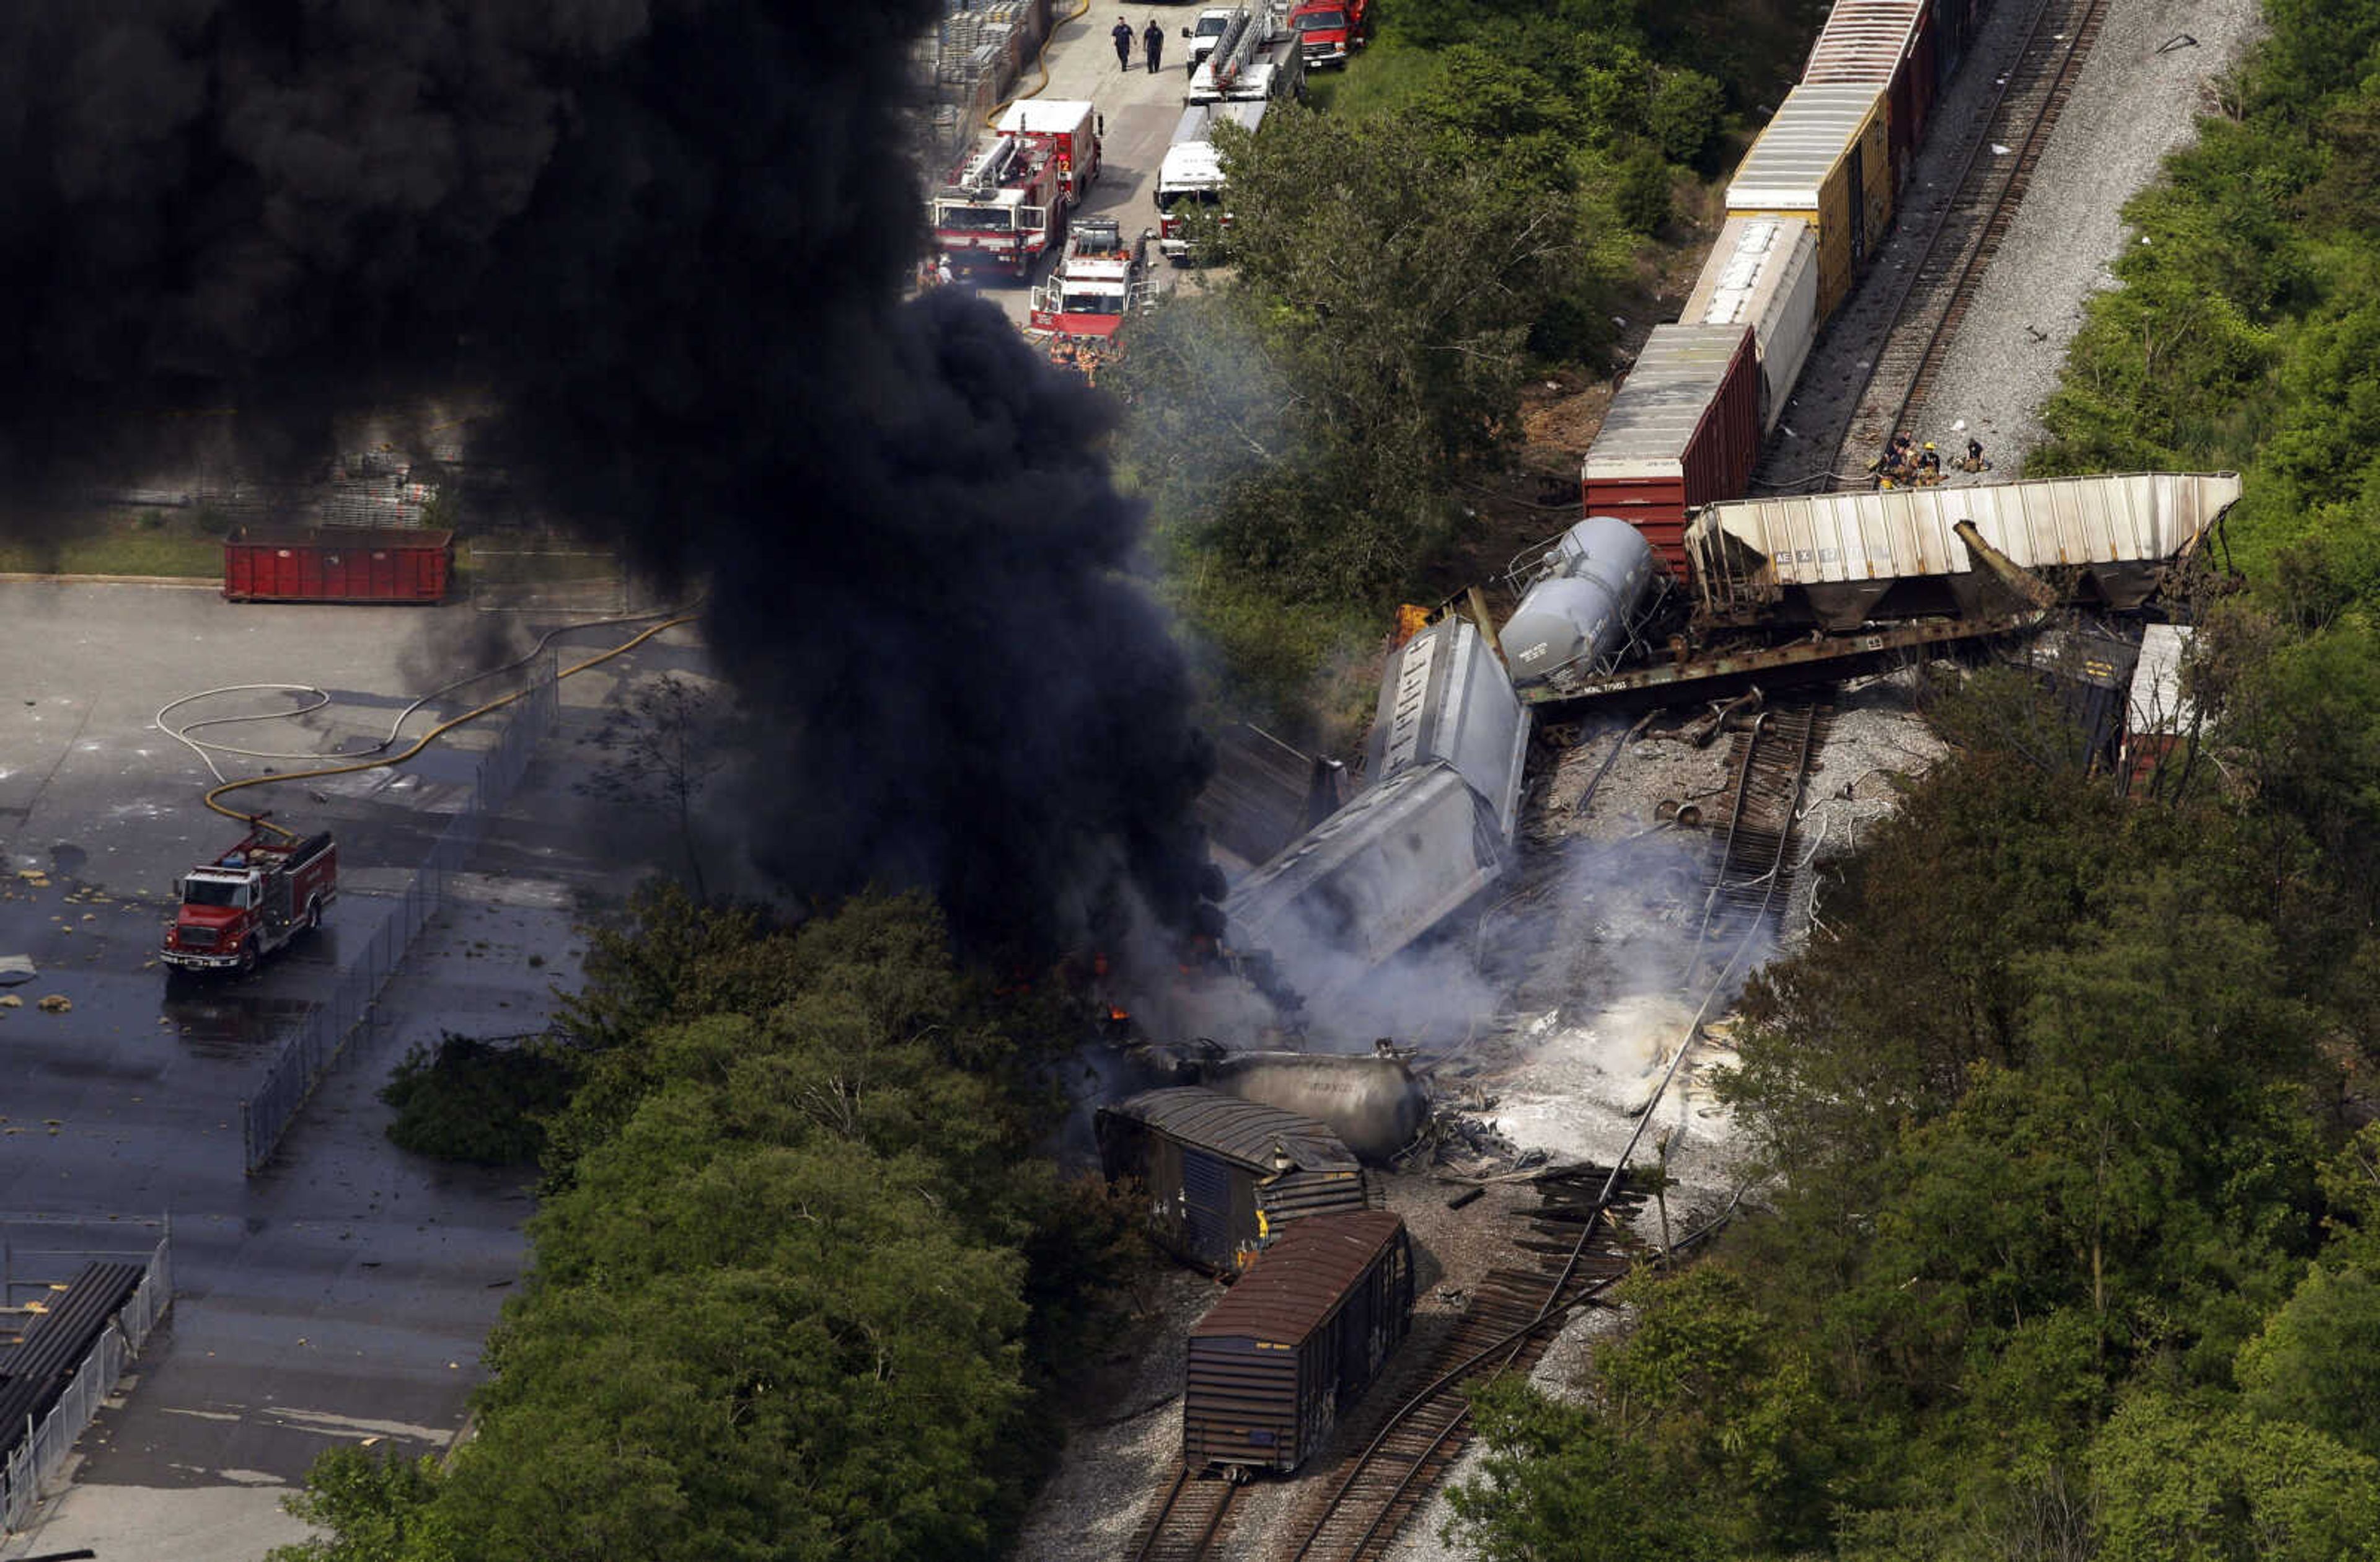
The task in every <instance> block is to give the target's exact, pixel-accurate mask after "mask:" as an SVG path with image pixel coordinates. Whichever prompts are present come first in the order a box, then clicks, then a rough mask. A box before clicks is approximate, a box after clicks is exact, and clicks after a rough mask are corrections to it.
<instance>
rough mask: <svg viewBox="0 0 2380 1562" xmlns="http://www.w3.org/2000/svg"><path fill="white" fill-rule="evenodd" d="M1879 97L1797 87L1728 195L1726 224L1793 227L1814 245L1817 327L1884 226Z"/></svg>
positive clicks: (1857, 90)
mask: <svg viewBox="0 0 2380 1562" xmlns="http://www.w3.org/2000/svg"><path fill="white" fill-rule="evenodd" d="M1892 197H1893V189H1892V156H1891V151H1890V148H1889V145H1888V128H1887V126H1886V122H1885V94H1884V90H1883V89H1882V88H1881V87H1842V86H1828V87H1796V88H1794V89H1793V90H1792V91H1791V92H1788V93H1786V94H1785V101H1784V103H1782V104H1779V106H1778V109H1777V114H1776V116H1775V117H1774V118H1772V119H1770V120H1769V121H1768V126H1767V128H1766V129H1764V130H1762V131H1761V132H1760V139H1759V140H1756V141H1755V142H1754V143H1753V145H1752V150H1751V152H1749V153H1746V154H1745V155H1744V159H1743V166H1741V167H1739V168H1738V169H1736V171H1735V178H1734V180H1733V181H1732V182H1731V183H1730V184H1729V186H1728V188H1727V214H1728V215H1729V216H1730V217H1800V218H1801V219H1803V221H1804V222H1807V223H1808V224H1809V225H1810V226H1811V227H1812V229H1813V230H1815V233H1816V235H1817V238H1818V318H1819V320H1821V321H1824V320H1827V319H1828V318H1829V317H1831V316H1832V315H1833V314H1834V312H1835V311H1836V310H1837V309H1839V308H1840V307H1841V305H1842V301H1843V299H1845V298H1847V297H1849V296H1850V294H1851V290H1852V284H1853V283H1854V282H1855V281H1857V280H1858V277H1859V274H1860V271H1861V270H1862V268H1864V266H1865V265H1866V264H1867V259H1868V256H1869V255H1870V254H1871V253H1872V252H1873V251H1874V250H1875V248H1876V245H1877V244H1879V243H1880V242H1882V240H1883V238H1884V233H1885V230H1886V228H1888V226H1891V223H1892Z"/></svg>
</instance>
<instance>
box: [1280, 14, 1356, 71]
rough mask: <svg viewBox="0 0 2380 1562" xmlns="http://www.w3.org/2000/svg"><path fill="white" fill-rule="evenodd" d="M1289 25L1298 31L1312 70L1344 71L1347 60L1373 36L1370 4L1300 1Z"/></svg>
mask: <svg viewBox="0 0 2380 1562" xmlns="http://www.w3.org/2000/svg"><path fill="white" fill-rule="evenodd" d="M1289 25H1290V26H1292V27H1293V28H1295V29H1296V30H1297V42H1298V47H1299V49H1300V50H1301V51H1303V52H1304V54H1305V63H1306V65H1307V67H1309V68H1310V67H1315V66H1322V65H1335V66H1342V67H1343V66H1345V65H1346V63H1347V56H1348V55H1352V54H1354V52H1355V51H1356V50H1357V49H1360V48H1362V47H1363V46H1364V41H1365V40H1366V38H1368V37H1370V36H1371V31H1372V18H1371V4H1370V0H1300V4H1299V5H1298V6H1297V8H1296V9H1295V10H1293V11H1292V12H1290V13H1289Z"/></svg>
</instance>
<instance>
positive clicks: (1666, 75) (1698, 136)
mask: <svg viewBox="0 0 2380 1562" xmlns="http://www.w3.org/2000/svg"><path fill="white" fill-rule="evenodd" d="M1726 107H1727V94H1726V93H1725V92H1722V91H1721V90H1720V88H1719V84H1718V82H1717V81H1714V80H1712V79H1710V78H1709V77H1707V76H1705V75H1704V74H1703V73H1702V72H1701V71H1699V70H1665V71H1663V72H1662V73H1661V79H1659V80H1658V81H1657V82H1655V83H1654V84H1653V102H1652V104H1651V106H1650V107H1649V108H1648V109H1647V110H1646V111H1645V128H1647V129H1649V130H1651V131H1652V133H1653V139H1654V140H1656V141H1658V142H1659V143H1660V147H1661V151H1662V152H1663V153H1665V154H1666V155H1667V156H1668V157H1669V159H1670V162H1672V163H1683V164H1686V165H1690V166H1692V165H1699V164H1700V163H1701V161H1702V156H1703V153H1704V151H1705V150H1706V149H1707V148H1708V147H1709V145H1710V143H1711V138H1712V137H1714V136H1716V135H1718V127H1719V116H1720V115H1721V114H1722V113H1723V112H1724V111H1725V110H1726Z"/></svg>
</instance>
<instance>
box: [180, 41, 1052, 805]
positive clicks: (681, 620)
mask: <svg viewBox="0 0 2380 1562" xmlns="http://www.w3.org/2000/svg"><path fill="white" fill-rule="evenodd" d="M1083 3H1084V5H1085V6H1089V4H1090V0H1083ZM697 616H698V615H695V614H692V613H688V614H686V615H685V616H682V617H677V618H670V619H666V620H664V621H662V622H661V623H658V624H655V625H654V626H653V627H652V628H650V629H647V630H645V631H644V632H643V633H641V634H639V635H637V637H636V638H635V639H633V640H629V641H623V642H622V643H620V644H618V645H615V646H613V648H612V649H611V650H609V651H606V652H603V653H601V654H600V655H595V656H589V658H587V660H585V661H584V662H580V663H578V664H577V665H575V666H569V667H565V668H563V669H562V670H561V671H560V672H558V673H556V674H554V675H553V677H554V681H555V682H557V683H558V682H560V681H561V680H562V679H564V678H566V677H570V676H571V675H572V674H574V673H583V672H585V671H586V670H587V669H588V668H589V667H592V666H595V665H599V664H601V663H604V662H608V661H610V660H611V659H612V658H613V657H614V656H617V655H619V654H620V653H622V652H624V651H633V650H635V649H636V648H637V646H639V645H642V644H644V643H645V641H649V640H650V639H652V638H653V637H654V636H655V635H657V634H659V633H661V632H662V630H663V629H674V628H677V627H678V626H679V625H680V624H691V623H693V622H694V621H695V619H696V617H697ZM527 694H528V689H515V690H514V691H513V692H512V693H510V694H507V695H505V696H504V698H503V699H501V700H491V701H489V702H487V703H486V704H484V705H481V706H480V707H478V708H477V709H475V710H468V711H466V712H464V713H463V714H461V715H459V716H455V717H454V718H452V719H451V720H448V721H442V722H440V723H439V724H438V725H437V726H433V727H431V729H430V730H429V731H427V732H425V733H423V734H422V735H421V736H420V737H419V738H417V739H415V740H414V743H413V746H412V747H411V748H409V749H407V750H405V751H404V752H402V753H395V754H383V755H382V756H381V757H380V758H379V759H375V760H363V761H359V762H358V763H354V764H331V765H324V766H322V768H321V769H319V770H292V771H287V772H283V773H280V774H276V775H250V776H248V777H246V778H244V779H242V780H238V781H226V782H225V783H224V784H223V785H222V786H220V787H215V788H214V789H213V790H212V791H210V792H208V793H207V798H206V801H207V806H208V807H209V808H211V809H213V810H214V811H215V812H217V813H220V814H222V815H223V816H224V817H225V818H226V819H237V820H238V821H240V822H241V823H242V824H249V825H252V826H259V827H261V828H263V829H267V830H270V831H272V832H273V834H274V835H276V836H281V837H282V838H284V839H285V840H293V841H294V840H296V839H297V831H295V830H285V829H283V828H282V827H281V826H280V825H278V824H273V822H272V821H271V820H269V819H267V818H265V817H264V816H263V815H262V814H261V813H242V812H239V810H237V809H236V808H228V807H225V805H224V804H222V803H220V802H217V801H216V800H215V799H217V798H220V797H222V796H223V795H224V794H225V792H237V791H238V790H239V789H240V788H241V787H269V786H272V785H273V784H274V783H275V782H280V781H310V780H313V779H315V778H316V777H318V776H323V775H353V774H354V773H356V772H357V771H359V770H378V769H381V768H382V767H383V766H385V765H392V764H402V763H405V762H406V761H407V760H409V759H411V758H412V757H413V756H414V755H416V754H418V753H419V752H421V750H424V749H426V748H428V747H430V745H431V743H433V742H435V741H436V740H437V739H438V738H441V737H443V736H444V735H445V734H447V733H449V732H452V731H454V730H455V728H456V727H458V726H462V725H463V724H464V723H465V722H468V721H477V720H479V719H480V717H481V716H484V715H486V714H489V713H491V712H492V711H501V710H503V709H504V707H505V706H506V705H509V704H511V703H512V702H514V701H516V700H519V699H521V698H523V697H524V696H526V695H527Z"/></svg>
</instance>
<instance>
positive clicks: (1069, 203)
mask: <svg viewBox="0 0 2380 1562" xmlns="http://www.w3.org/2000/svg"><path fill="white" fill-rule="evenodd" d="M1098 177H1099V115H1098V114H1097V113H1096V112H1095V111H1094V110H1093V109H1092V107H1091V105H1090V104H1087V103H1079V102H1077V103H1055V102H1053V103H1038V102H1033V101H1031V100H1026V101H1025V102H1020V103H1014V104H1010V105H1009V107H1008V112H1007V113H1005V114H1003V115H1002V116H1001V117H1000V123H999V124H998V125H997V126H996V127H994V128H993V132H992V134H991V136H990V138H989V139H988V140H984V141H981V142H979V143H977V146H976V147H975V148H974V149H973V150H972V151H970V152H969V153H967V156H966V159H965V161H964V162H962V163H961V164H960V165H958V166H957V167H955V168H953V170H952V171H951V174H950V177H948V178H947V179H946V180H945V181H944V182H943V183H942V184H941V186H940V187H939V188H938V189H936V190H935V191H934V195H933V198H932V199H931V200H930V201H928V202H927V203H926V218H927V223H928V226H930V227H931V228H932V229H933V234H934V249H935V250H936V251H937V252H938V253H940V254H941V256H942V258H943V259H945V260H947V261H949V262H950V263H951V265H952V267H953V269H954V270H981V269H987V268H990V269H1000V270H1005V271H1007V272H1008V273H1009V274H1010V275H1014V276H1015V277H1017V278H1018V279H1019V280H1022V279H1023V278H1025V277H1026V276H1028V275H1031V274H1032V271H1033V267H1034V264H1035V263H1036V262H1038V261H1039V260H1040V258H1041V256H1042V255H1043V253H1044V252H1046V251H1048V250H1051V249H1054V248H1056V247H1057V246H1059V245H1060V244H1062V243H1063V242H1064V240H1065V237H1066V224H1067V219H1068V218H1069V217H1070V216H1071V215H1072V214H1073V213H1074V210H1075V207H1076V206H1078V205H1080V204H1081V203H1082V200H1083V194H1084V191H1085V190H1087V189H1089V187H1090V185H1091V183H1092V181H1093V180H1095V179H1097V178H1098Z"/></svg>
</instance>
